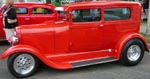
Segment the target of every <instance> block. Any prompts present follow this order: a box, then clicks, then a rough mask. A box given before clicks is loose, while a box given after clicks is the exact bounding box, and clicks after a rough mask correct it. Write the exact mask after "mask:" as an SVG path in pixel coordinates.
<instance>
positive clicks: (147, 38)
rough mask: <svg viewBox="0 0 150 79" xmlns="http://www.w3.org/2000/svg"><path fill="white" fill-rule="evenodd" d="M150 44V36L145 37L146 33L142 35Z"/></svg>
mask: <svg viewBox="0 0 150 79" xmlns="http://www.w3.org/2000/svg"><path fill="white" fill-rule="evenodd" d="M140 34H141V35H142V36H143V37H144V38H145V39H146V41H147V42H148V43H150V35H145V34H144V33H140Z"/></svg>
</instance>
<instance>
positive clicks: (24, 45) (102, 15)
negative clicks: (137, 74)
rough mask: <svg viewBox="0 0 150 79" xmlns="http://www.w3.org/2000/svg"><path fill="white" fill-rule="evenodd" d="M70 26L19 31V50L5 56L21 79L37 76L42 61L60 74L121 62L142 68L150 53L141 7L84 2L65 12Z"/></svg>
mask: <svg viewBox="0 0 150 79" xmlns="http://www.w3.org/2000/svg"><path fill="white" fill-rule="evenodd" d="M64 15H65V16H66V17H65V18H66V19H64V21H57V22H54V23H45V24H40V25H26V26H20V27H17V28H16V35H15V36H14V37H12V40H11V42H12V44H13V46H12V47H10V48H9V49H7V50H6V51H4V52H3V54H2V55H1V59H5V58H6V57H9V58H8V69H9V71H10V72H11V73H12V74H13V75H14V76H16V77H28V76H31V75H32V74H33V73H34V72H35V71H36V70H37V67H38V65H39V60H40V61H42V62H43V63H45V64H46V65H48V66H49V67H52V68H55V69H62V70H63V69H72V68H77V67H82V66H88V65H93V64H100V63H106V62H112V61H118V60H120V62H121V63H122V64H123V65H127V66H133V65H137V64H138V63H139V62H140V61H141V60H142V58H143V56H144V51H149V50H148V47H147V43H146V41H145V39H144V38H143V37H142V36H141V35H140V34H138V32H139V28H140V22H141V4H140V3H137V2H81V3H74V4H69V5H68V6H67V7H66V8H65V9H64Z"/></svg>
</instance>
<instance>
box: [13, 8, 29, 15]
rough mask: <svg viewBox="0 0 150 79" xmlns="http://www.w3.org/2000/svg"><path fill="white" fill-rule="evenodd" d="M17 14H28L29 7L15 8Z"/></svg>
mask: <svg viewBox="0 0 150 79" xmlns="http://www.w3.org/2000/svg"><path fill="white" fill-rule="evenodd" d="M15 10H16V13H17V14H28V9H27V8H15Z"/></svg>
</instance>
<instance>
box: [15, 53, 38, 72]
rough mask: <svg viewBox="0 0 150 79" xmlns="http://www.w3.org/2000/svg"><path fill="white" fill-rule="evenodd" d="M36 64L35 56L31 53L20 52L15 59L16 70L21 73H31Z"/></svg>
mask: <svg viewBox="0 0 150 79" xmlns="http://www.w3.org/2000/svg"><path fill="white" fill-rule="evenodd" d="M34 66H35V60H34V58H33V56H31V55H29V54H20V55H18V56H17V57H16V59H15V60H14V64H13V67H14V70H15V71H16V72H17V73H19V74H22V75H24V74H28V73H30V72H31V71H32V70H33V68H34Z"/></svg>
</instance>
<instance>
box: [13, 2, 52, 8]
mask: <svg viewBox="0 0 150 79" xmlns="http://www.w3.org/2000/svg"><path fill="white" fill-rule="evenodd" d="M15 5H21V6H32V5H34V6H35V5H36V6H39V5H45V6H51V7H55V6H54V5H52V4H47V3H37V2H27V3H26V2H15V3H14V6H15Z"/></svg>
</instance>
